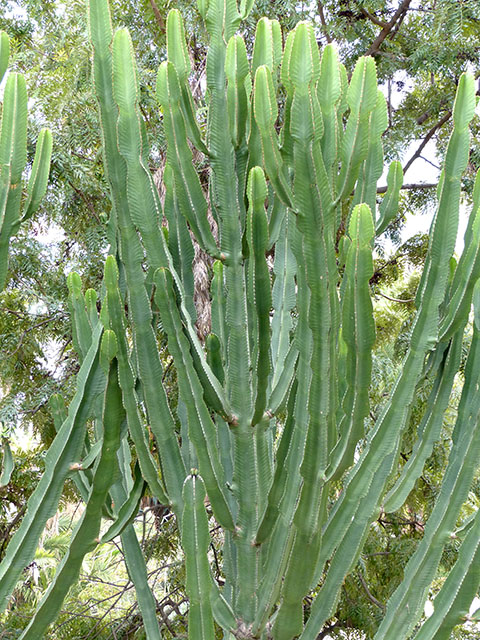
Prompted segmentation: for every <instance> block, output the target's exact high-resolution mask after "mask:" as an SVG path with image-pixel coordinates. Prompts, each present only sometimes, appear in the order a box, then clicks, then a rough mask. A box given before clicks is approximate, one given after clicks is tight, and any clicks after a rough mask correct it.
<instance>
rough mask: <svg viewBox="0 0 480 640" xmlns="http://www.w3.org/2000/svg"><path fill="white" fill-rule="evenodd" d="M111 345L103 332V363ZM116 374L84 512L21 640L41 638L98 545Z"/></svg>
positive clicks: (117, 402) (116, 404) (112, 459)
mask: <svg viewBox="0 0 480 640" xmlns="http://www.w3.org/2000/svg"><path fill="white" fill-rule="evenodd" d="M114 344H115V334H114V333H113V331H110V330H106V331H105V332H104V334H103V336H102V345H101V347H100V352H102V351H103V352H104V353H105V358H106V359H108V358H109V357H110V356H111V355H112V354H113V353H114V352H115V351H114ZM117 374H118V372H117V366H116V361H115V360H114V359H113V361H112V364H111V366H110V370H109V373H108V382H107V387H106V389H105V397H104V410H103V445H102V452H101V454H100V459H99V461H98V465H97V468H96V470H95V475H94V477H93V482H92V487H91V491H90V495H89V498H88V502H87V504H86V506H85V511H84V512H83V514H82V516H81V518H80V521H79V523H78V524H77V526H76V527H75V531H74V533H73V535H72V540H71V544H70V546H69V548H68V550H67V552H66V554H65V555H64V557H63V558H62V561H61V562H60V565H59V567H58V569H57V571H56V573H55V577H54V579H53V581H52V582H51V583H50V585H49V588H48V589H47V591H46V593H45V595H44V597H43V598H42V601H41V602H40V604H39V606H38V608H37V610H36V612H35V614H34V616H33V618H32V619H31V621H30V623H29V625H28V626H27V628H26V629H25V630H24V632H23V633H22V635H21V638H22V640H32V639H33V638H35V640H37V639H38V638H40V637H42V636H43V634H44V633H45V632H46V630H47V628H48V625H49V624H50V623H51V622H52V621H53V620H54V619H55V618H56V616H57V615H58V612H59V611H60V608H61V606H62V603H63V600H64V598H65V596H66V595H67V593H68V591H69V589H70V587H71V585H72V584H73V583H74V582H75V581H76V580H77V578H78V575H79V573H80V569H81V567H82V562H83V559H84V557H85V555H86V554H87V553H88V552H89V551H92V550H93V549H94V548H95V547H96V546H97V544H98V543H99V538H98V535H99V531H100V525H101V520H102V507H103V504H104V502H105V499H106V498H107V495H108V491H109V489H110V487H111V485H112V483H113V482H114V481H115V478H116V476H117V474H118V462H117V450H118V448H119V446H120V439H121V425H122V423H123V421H124V418H125V411H124V408H123V405H122V395H121V391H120V387H119V385H118V375H117Z"/></svg>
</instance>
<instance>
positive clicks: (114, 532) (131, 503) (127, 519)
mask: <svg viewBox="0 0 480 640" xmlns="http://www.w3.org/2000/svg"><path fill="white" fill-rule="evenodd" d="M134 476H135V480H134V484H133V486H132V488H131V489H130V492H129V494H128V495H127V496H126V497H125V500H124V502H123V503H122V505H121V507H120V509H118V510H117V511H118V514H117V517H116V519H115V521H114V522H113V523H112V524H111V525H110V527H109V528H108V529H107V531H106V532H105V533H104V534H103V535H102V538H101V543H102V544H103V543H104V542H110V540H113V538H116V537H117V536H118V535H120V534H121V533H123V532H124V530H125V529H126V528H127V527H129V526H130V524H132V522H133V521H134V520H135V517H136V516H137V514H138V509H139V507H140V500H141V499H142V496H143V493H144V491H145V480H144V479H143V476H142V474H141V472H140V467H139V465H138V464H137V465H136V467H135V474H134Z"/></svg>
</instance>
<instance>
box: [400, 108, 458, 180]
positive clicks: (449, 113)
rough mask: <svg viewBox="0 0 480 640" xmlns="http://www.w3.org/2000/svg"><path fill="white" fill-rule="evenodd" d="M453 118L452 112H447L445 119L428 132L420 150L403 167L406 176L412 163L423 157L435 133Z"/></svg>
mask: <svg viewBox="0 0 480 640" xmlns="http://www.w3.org/2000/svg"><path fill="white" fill-rule="evenodd" d="M451 117H452V112H451V111H447V113H446V114H445V115H444V116H443V117H441V118H440V120H439V121H438V122H436V123H435V124H434V125H433V127H432V128H431V129H430V131H428V133H427V135H426V136H425V137H424V138H423V140H422V142H421V144H420V146H419V147H418V149H417V150H416V151H415V153H414V154H413V156H412V157H411V158H410V160H409V161H408V162H407V164H406V165H405V166H404V167H403V173H404V175H405V173H407V171H408V169H409V168H410V167H411V165H412V163H413V162H415V160H416V159H417V158H419V157H420V156H421V155H422V151H423V150H424V149H425V147H426V145H427V144H428V142H429V141H430V140H431V139H432V138H433V136H434V135H435V133H436V132H437V131H438V130H439V129H440V127H443V125H444V124H445V123H446V122H447V121H448V120H449V119H450V118H451Z"/></svg>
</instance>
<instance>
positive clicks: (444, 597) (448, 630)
mask: <svg viewBox="0 0 480 640" xmlns="http://www.w3.org/2000/svg"><path fill="white" fill-rule="evenodd" d="M479 585H480V511H478V510H477V512H476V515H475V518H474V520H473V522H472V527H471V529H470V530H469V532H468V534H467V536H466V538H465V540H464V541H463V542H462V545H461V547H460V550H459V553H458V557H457V561H456V563H455V566H454V567H453V569H452V570H451V571H450V572H449V574H448V576H447V578H446V580H445V582H444V583H443V585H442V588H441V589H440V591H439V592H438V593H437V595H436V596H435V599H434V600H433V606H434V610H433V614H432V615H431V616H430V617H429V618H428V620H426V621H425V622H424V623H423V625H422V626H421V628H420V629H419V631H418V632H417V633H416V634H415V636H413V640H450V638H451V637H452V631H453V628H454V627H455V626H456V625H457V624H462V623H464V622H465V621H466V620H468V619H469V615H468V612H469V610H470V606H471V604H472V602H473V600H474V598H475V596H476V595H477V591H478V587H479Z"/></svg>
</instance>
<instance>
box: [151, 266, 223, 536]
mask: <svg viewBox="0 0 480 640" xmlns="http://www.w3.org/2000/svg"><path fill="white" fill-rule="evenodd" d="M155 284H156V290H155V298H156V302H157V304H158V307H159V309H160V315H161V319H162V324H163V328H164V330H165V332H166V334H167V336H168V347H169V350H170V353H171V355H172V357H173V359H174V362H175V367H176V370H177V376H178V385H179V391H180V396H181V397H182V398H183V400H184V402H185V406H186V410H187V414H188V431H189V437H190V439H191V440H192V442H193V444H194V446H195V451H196V454H197V456H198V460H199V466H200V471H201V472H202V476H203V477H204V478H205V484H206V487H207V491H208V496H209V498H210V502H211V505H212V509H213V511H214V513H215V517H216V518H217V520H218V521H219V522H220V523H221V524H222V526H224V527H225V528H226V529H230V530H232V529H233V528H234V524H233V518H232V514H231V512H230V508H229V505H228V500H227V498H226V497H225V493H224V486H225V480H224V471H223V469H222V466H221V462H220V459H219V456H218V450H217V449H216V447H215V425H214V424H213V422H212V419H211V417H210V413H209V410H208V408H207V406H206V404H205V401H204V399H203V389H202V386H201V384H200V381H199V379H198V376H197V375H196V372H195V369H194V367H193V361H192V357H191V354H190V348H189V344H188V340H187V338H186V337H185V335H184V333H183V328H182V322H181V318H180V313H179V311H178V308H177V306H176V302H175V293H174V291H173V280H172V277H171V275H170V273H169V272H168V271H165V270H159V271H157V272H156V274H155Z"/></svg>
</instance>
